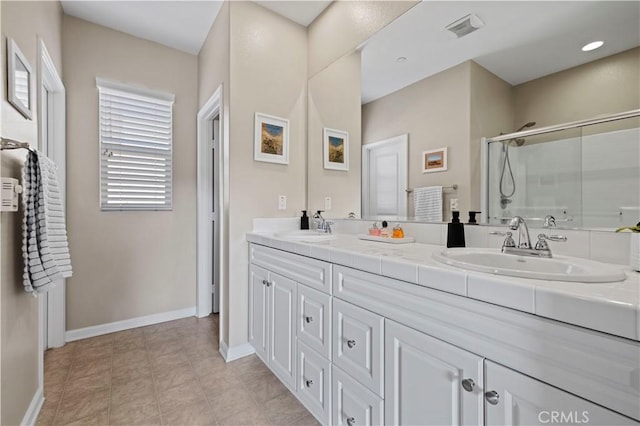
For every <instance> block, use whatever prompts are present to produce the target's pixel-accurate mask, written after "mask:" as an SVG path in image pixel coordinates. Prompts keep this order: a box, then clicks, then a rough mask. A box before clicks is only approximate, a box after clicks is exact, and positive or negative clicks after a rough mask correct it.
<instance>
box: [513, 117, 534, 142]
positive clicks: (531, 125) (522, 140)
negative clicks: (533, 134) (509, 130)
mask: <svg viewBox="0 0 640 426" xmlns="http://www.w3.org/2000/svg"><path fill="white" fill-rule="evenodd" d="M535 125H536V122H535V121H530V122H528V123H525V124H524V125H523V126H522V127H520V128H519V129H518V130H516V132H519V131H520V130H523V129H526V128H529V127H533V126H535ZM513 141H514V142H515V143H516V145H517V146H522V145H524V142H525V140H524V139H523V138H517V139H513Z"/></svg>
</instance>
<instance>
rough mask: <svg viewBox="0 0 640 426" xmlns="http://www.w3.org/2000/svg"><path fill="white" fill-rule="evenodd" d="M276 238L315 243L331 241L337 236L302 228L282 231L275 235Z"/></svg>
mask: <svg viewBox="0 0 640 426" xmlns="http://www.w3.org/2000/svg"><path fill="white" fill-rule="evenodd" d="M275 236H276V238H282V239H284V240H291V241H299V242H302V243H315V242H321V241H331V240H334V239H335V238H336V236H335V235H333V234H324V233H321V232H317V231H315V230H300V231H287V232H280V233H278V234H276V235H275Z"/></svg>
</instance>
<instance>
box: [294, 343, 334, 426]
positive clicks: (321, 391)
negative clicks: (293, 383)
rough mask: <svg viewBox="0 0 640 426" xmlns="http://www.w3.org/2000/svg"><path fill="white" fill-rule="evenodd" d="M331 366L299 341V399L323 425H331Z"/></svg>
mask: <svg viewBox="0 0 640 426" xmlns="http://www.w3.org/2000/svg"><path fill="white" fill-rule="evenodd" d="M330 395H331V366H330V364H329V361H327V360H326V359H324V358H323V357H321V356H320V355H318V354H317V353H316V352H315V351H314V350H313V349H310V348H309V347H308V346H307V345H305V344H304V343H302V342H301V341H300V340H298V393H297V396H298V399H300V401H302V403H303V404H304V406H305V407H307V409H308V410H309V411H310V412H311V413H312V414H313V415H314V416H315V417H316V419H318V421H319V422H320V423H322V424H323V425H327V424H330V423H331V396H330Z"/></svg>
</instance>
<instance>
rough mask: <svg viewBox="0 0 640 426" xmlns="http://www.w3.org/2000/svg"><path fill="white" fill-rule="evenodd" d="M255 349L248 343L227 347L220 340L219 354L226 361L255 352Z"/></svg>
mask: <svg viewBox="0 0 640 426" xmlns="http://www.w3.org/2000/svg"><path fill="white" fill-rule="evenodd" d="M255 352H256V351H255V349H253V346H251V345H250V344H249V343H243V344H242V345H238V346H233V347H231V348H230V347H228V346H227V343H226V342H224V341H221V342H220V354H221V355H222V358H224V360H225V361H226V362H231V361H235V360H236V359H240V358H243V357H245V356H248V355H251V354H253V353H255Z"/></svg>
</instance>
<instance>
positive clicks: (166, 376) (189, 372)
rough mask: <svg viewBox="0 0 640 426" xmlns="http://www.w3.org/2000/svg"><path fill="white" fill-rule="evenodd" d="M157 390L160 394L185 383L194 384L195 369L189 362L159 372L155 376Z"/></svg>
mask: <svg viewBox="0 0 640 426" xmlns="http://www.w3.org/2000/svg"><path fill="white" fill-rule="evenodd" d="M154 377H155V380H156V390H157V391H158V392H162V391H166V390H169V389H171V388H173V387H176V386H178V385H181V384H183V383H185V382H193V381H195V379H196V376H195V374H193V368H191V364H190V363H188V362H185V363H182V364H177V365H175V366H173V367H171V368H168V369H166V370H162V371H159V372H157V373H156V374H155V375H154Z"/></svg>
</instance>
